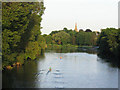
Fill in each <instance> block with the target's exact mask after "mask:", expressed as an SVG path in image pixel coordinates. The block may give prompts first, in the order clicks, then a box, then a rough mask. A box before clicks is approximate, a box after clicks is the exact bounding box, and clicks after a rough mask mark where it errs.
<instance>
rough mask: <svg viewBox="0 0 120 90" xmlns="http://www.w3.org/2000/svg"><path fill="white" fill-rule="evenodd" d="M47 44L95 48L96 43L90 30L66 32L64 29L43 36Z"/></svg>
mask: <svg viewBox="0 0 120 90" xmlns="http://www.w3.org/2000/svg"><path fill="white" fill-rule="evenodd" d="M43 36H44V38H45V40H46V43H47V44H57V45H67V44H71V45H78V46H95V45H96V41H97V35H96V33H95V32H92V31H91V30H88V29H87V30H86V31H83V30H80V31H79V32H76V31H75V30H72V29H71V30H68V29H67V28H64V29H63V30H59V31H52V32H51V33H50V34H49V35H46V34H44V35H43Z"/></svg>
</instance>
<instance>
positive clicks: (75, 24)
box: [75, 23, 79, 32]
mask: <svg viewBox="0 0 120 90" xmlns="http://www.w3.org/2000/svg"><path fill="white" fill-rule="evenodd" d="M75 31H76V32H79V31H78V30H77V23H75Z"/></svg>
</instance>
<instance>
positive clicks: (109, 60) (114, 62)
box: [97, 52, 120, 68]
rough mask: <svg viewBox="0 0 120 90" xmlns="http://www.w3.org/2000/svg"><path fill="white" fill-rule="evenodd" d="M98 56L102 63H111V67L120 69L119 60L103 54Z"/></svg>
mask: <svg viewBox="0 0 120 90" xmlns="http://www.w3.org/2000/svg"><path fill="white" fill-rule="evenodd" d="M97 56H98V57H99V58H101V60H102V61H104V62H107V63H109V65H110V66H111V67H115V68H116V67H118V68H120V66H119V62H118V61H119V60H117V59H118V58H115V57H114V58H113V57H110V56H106V55H103V54H102V53H99V52H98V53H97Z"/></svg>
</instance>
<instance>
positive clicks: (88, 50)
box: [46, 47, 97, 54]
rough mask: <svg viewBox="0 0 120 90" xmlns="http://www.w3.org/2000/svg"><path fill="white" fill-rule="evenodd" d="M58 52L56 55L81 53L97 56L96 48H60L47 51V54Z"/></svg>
mask: <svg viewBox="0 0 120 90" xmlns="http://www.w3.org/2000/svg"><path fill="white" fill-rule="evenodd" d="M51 51H53V52H56V53H73V52H81V53H88V54H97V49H95V48H87V47H78V48H60V49H52V50H51V49H46V52H51Z"/></svg>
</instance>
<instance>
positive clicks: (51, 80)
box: [2, 51, 118, 88]
mask: <svg viewBox="0 0 120 90" xmlns="http://www.w3.org/2000/svg"><path fill="white" fill-rule="evenodd" d="M60 57H62V58H61V59H60ZM50 67H51V72H49V73H47V72H48V70H49V68H50ZM2 76H3V88H118V68H116V67H112V65H111V64H109V63H108V62H105V61H104V60H102V59H101V58H99V57H98V56H97V54H90V53H86V52H71V53H70V52H68V53H56V52H54V51H50V52H46V53H45V55H44V56H43V57H41V58H39V60H35V61H26V63H25V64H24V66H21V67H15V68H13V69H12V70H5V71H3V74H2Z"/></svg>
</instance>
